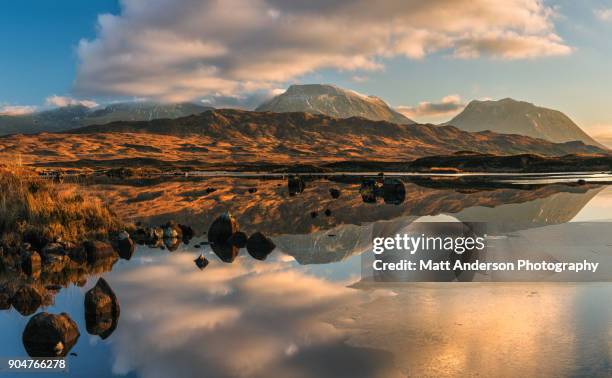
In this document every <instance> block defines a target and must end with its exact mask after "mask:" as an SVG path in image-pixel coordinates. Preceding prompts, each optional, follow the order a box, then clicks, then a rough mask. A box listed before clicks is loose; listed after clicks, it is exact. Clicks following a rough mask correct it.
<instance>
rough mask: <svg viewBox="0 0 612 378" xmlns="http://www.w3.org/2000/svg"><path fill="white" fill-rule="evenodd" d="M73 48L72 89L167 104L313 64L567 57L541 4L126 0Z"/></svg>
mask: <svg viewBox="0 0 612 378" xmlns="http://www.w3.org/2000/svg"><path fill="white" fill-rule="evenodd" d="M121 4H122V10H121V13H120V14H119V15H109V14H106V15H101V16H100V17H99V19H98V34H97V37H96V38H95V39H93V40H82V41H81V42H80V44H79V46H78V56H79V60H80V63H79V67H78V74H77V80H76V86H75V89H76V90H77V92H78V93H83V94H86V95H100V94H102V95H121V96H142V97H148V98H156V99H161V100H167V101H179V100H189V99H194V98H201V97H203V96H206V95H214V94H220V95H222V96H234V95H238V94H245V93H248V92H251V91H254V90H266V89H272V88H276V87H278V86H279V85H280V84H284V83H287V82H288V81H290V80H295V79H296V78H299V77H300V76H301V75H304V74H306V73H309V72H313V71H316V70H319V69H325V68H328V69H329V68H331V69H336V70H340V71H355V70H360V71H368V70H380V69H382V68H383V67H384V64H383V63H384V61H385V59H388V58H392V57H395V56H404V57H407V58H410V59H419V58H423V57H425V56H426V55H428V54H431V53H434V52H446V53H447V54H449V55H450V56H454V57H458V58H476V57H480V56H490V57H495V58H500V59H523V58H535V57H542V56H555V55H565V54H569V53H571V51H572V49H571V48H570V47H568V46H567V45H566V44H565V43H564V42H563V40H561V38H560V37H559V36H558V35H557V34H556V32H555V29H554V25H553V22H552V18H553V16H554V11H553V9H552V8H551V7H548V6H546V5H544V3H543V2H542V1H540V0H507V1H504V2H493V1H488V0H432V1H427V2H424V1H417V0H386V1H379V2H372V1H367V0H356V1H353V0H336V1H323V0H314V1H308V2H304V1H280V0H229V1H223V2H221V1H201V0H180V1H179V0H157V1H155V2H149V1H144V0H123V1H122V2H121Z"/></svg>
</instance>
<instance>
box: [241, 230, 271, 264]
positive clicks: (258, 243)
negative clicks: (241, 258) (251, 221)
mask: <svg viewBox="0 0 612 378" xmlns="http://www.w3.org/2000/svg"><path fill="white" fill-rule="evenodd" d="M274 248H276V245H275V244H274V242H273V241H272V240H271V239H270V238H268V237H266V236H265V235H264V234H262V233H261V232H256V233H254V234H253V235H251V237H249V240H248V241H247V252H249V255H251V256H252V257H253V258H254V259H257V260H265V259H266V257H268V255H269V254H270V253H272V251H274Z"/></svg>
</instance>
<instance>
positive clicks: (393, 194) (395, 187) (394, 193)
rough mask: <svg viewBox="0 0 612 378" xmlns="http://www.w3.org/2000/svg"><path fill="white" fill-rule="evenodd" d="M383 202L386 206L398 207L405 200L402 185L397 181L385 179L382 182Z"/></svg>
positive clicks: (404, 191)
mask: <svg viewBox="0 0 612 378" xmlns="http://www.w3.org/2000/svg"><path fill="white" fill-rule="evenodd" d="M382 189H383V200H384V201H385V203H386V204H391V205H399V204H401V203H403V202H404V199H406V188H405V186H404V183H403V182H401V181H400V180H398V179H385V180H384V182H383V188H382Z"/></svg>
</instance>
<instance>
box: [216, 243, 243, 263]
mask: <svg viewBox="0 0 612 378" xmlns="http://www.w3.org/2000/svg"><path fill="white" fill-rule="evenodd" d="M210 248H211V249H212V250H213V252H214V253H215V255H217V257H219V258H220V259H221V261H223V262H226V263H232V262H234V260H236V257H238V255H239V254H240V248H238V247H236V246H234V245H231V244H230V243H223V244H211V245H210Z"/></svg>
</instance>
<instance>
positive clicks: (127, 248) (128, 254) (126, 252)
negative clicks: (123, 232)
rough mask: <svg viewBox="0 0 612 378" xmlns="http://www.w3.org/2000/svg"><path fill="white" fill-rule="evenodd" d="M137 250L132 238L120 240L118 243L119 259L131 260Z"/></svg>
mask: <svg viewBox="0 0 612 378" xmlns="http://www.w3.org/2000/svg"><path fill="white" fill-rule="evenodd" d="M135 250H136V246H135V245H134V241H133V240H132V239H131V238H130V237H128V238H126V239H119V240H118V241H117V253H119V257H121V258H122V259H124V260H130V259H131V258H132V256H133V255H134V251H135Z"/></svg>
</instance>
